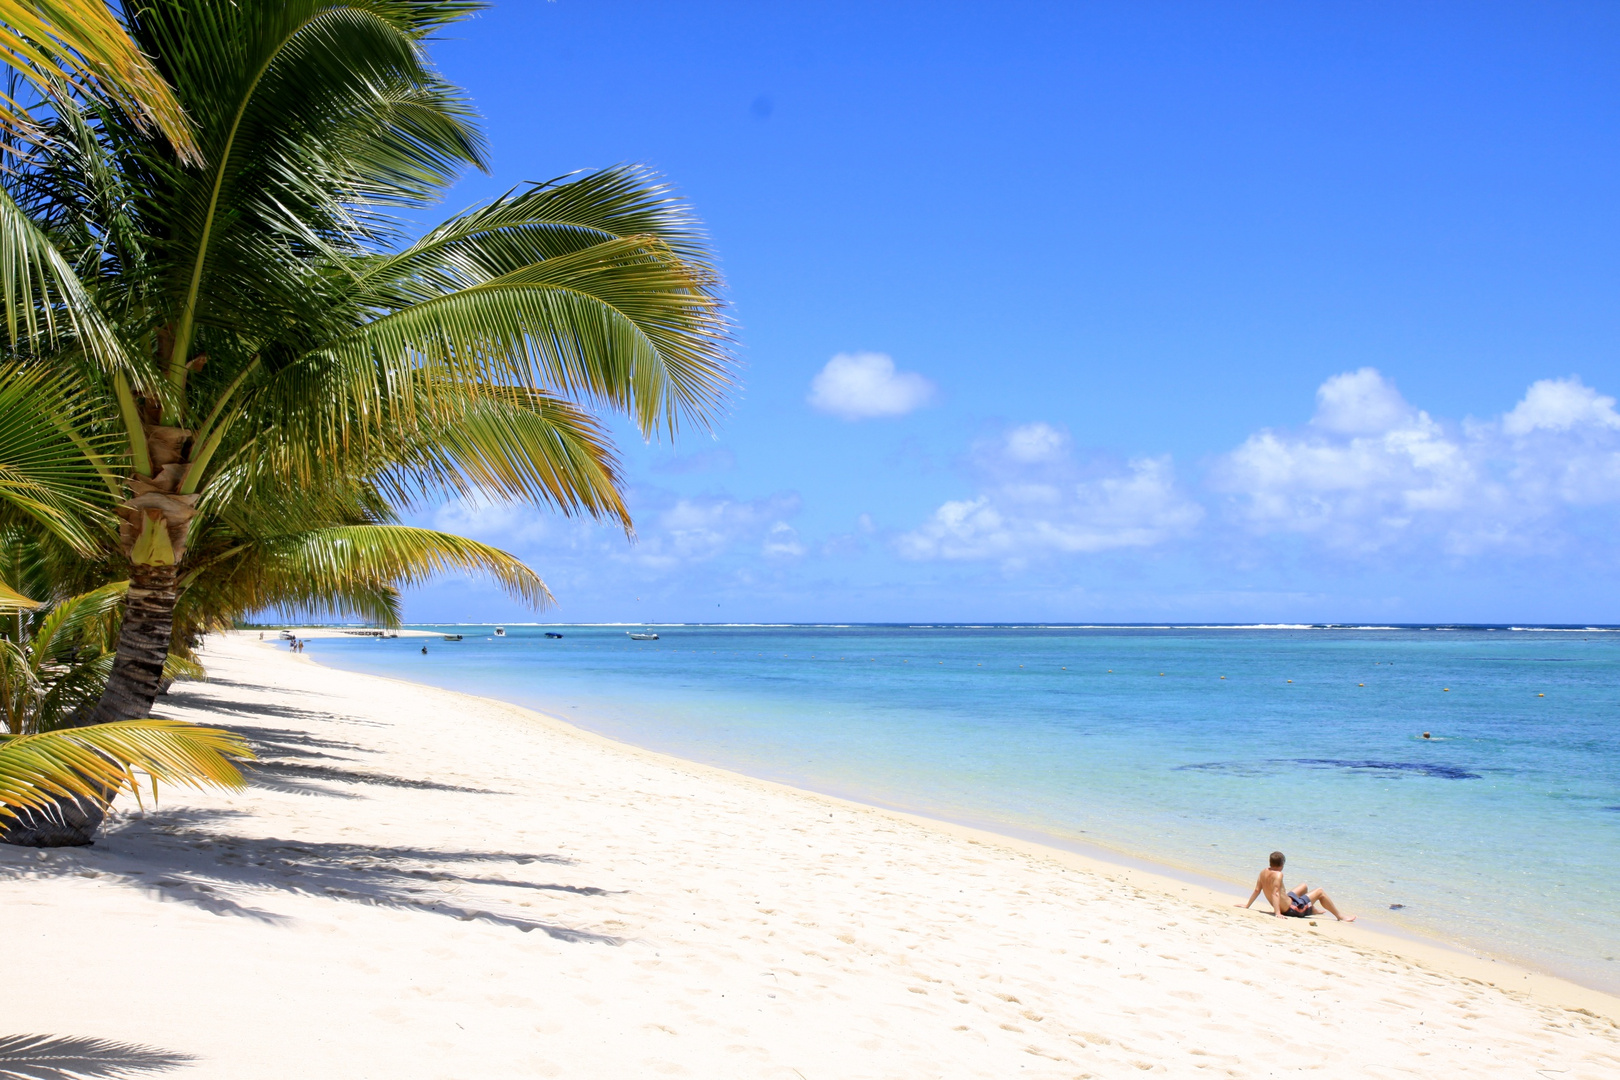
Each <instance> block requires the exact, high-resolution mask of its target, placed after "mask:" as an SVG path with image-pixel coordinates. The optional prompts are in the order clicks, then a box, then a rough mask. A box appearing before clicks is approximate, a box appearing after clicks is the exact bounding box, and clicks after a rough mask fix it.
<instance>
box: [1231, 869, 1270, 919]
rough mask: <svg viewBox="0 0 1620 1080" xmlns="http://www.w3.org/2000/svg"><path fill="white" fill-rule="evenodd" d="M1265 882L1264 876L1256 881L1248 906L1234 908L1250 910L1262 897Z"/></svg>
mask: <svg viewBox="0 0 1620 1080" xmlns="http://www.w3.org/2000/svg"><path fill="white" fill-rule="evenodd" d="M1264 881H1265V876H1264V875H1261V876H1260V877H1257V878H1255V879H1254V892H1252V893H1250V894H1249V902H1248V903H1247V904H1234V905H1232V906H1233V907H1240V908H1243V909H1244V910H1248V908H1249V907H1250V906H1251V905H1253V903H1254V901H1255V898H1256V897H1258V896H1259V895H1260V893H1261V891H1262V889H1261V886H1262V883H1263V882H1264Z"/></svg>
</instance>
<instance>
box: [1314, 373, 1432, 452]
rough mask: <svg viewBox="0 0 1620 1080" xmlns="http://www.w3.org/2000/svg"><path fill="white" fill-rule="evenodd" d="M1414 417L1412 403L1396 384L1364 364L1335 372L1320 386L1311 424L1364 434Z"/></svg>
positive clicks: (1340, 431) (1395, 425)
mask: <svg viewBox="0 0 1620 1080" xmlns="http://www.w3.org/2000/svg"><path fill="white" fill-rule="evenodd" d="M1412 418H1413V412H1412V406H1410V405H1408V404H1407V403H1406V399H1405V398H1403V397H1401V395H1400V391H1398V390H1396V389H1395V384H1394V383H1392V382H1390V381H1389V380H1387V379H1385V378H1384V377H1383V376H1382V375H1380V374H1379V373H1378V369H1377V368H1370V367H1364V368H1362V369H1361V370H1360V371H1350V372H1346V373H1345V374H1343V375H1335V376H1333V378H1331V379H1329V380H1328V381H1327V382H1325V383H1323V384H1322V385H1321V386H1319V387H1318V388H1317V390H1316V415H1315V416H1313V417H1311V423H1312V424H1314V425H1316V426H1317V427H1319V428H1321V429H1322V430H1323V431H1333V432H1338V433H1339V434H1342V435H1365V434H1370V433H1376V432H1380V431H1389V430H1391V429H1392V428H1395V427H1398V426H1400V425H1401V424H1403V423H1405V422H1407V421H1409V420H1411V419H1412Z"/></svg>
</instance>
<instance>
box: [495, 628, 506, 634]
mask: <svg viewBox="0 0 1620 1080" xmlns="http://www.w3.org/2000/svg"><path fill="white" fill-rule="evenodd" d="M495 636H496V637H505V636H506V627H504V626H497V627H496V628H495Z"/></svg>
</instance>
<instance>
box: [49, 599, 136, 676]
mask: <svg viewBox="0 0 1620 1080" xmlns="http://www.w3.org/2000/svg"><path fill="white" fill-rule="evenodd" d="M128 591H129V582H127V581H115V582H113V583H111V584H109V585H103V586H102V587H101V588H99V589H95V590H93V591H91V592H87V593H80V594H79V595H77V596H70V597H68V598H66V599H64V600H58V601H57V602H56V603H55V604H53V605H51V609H50V610H49V611H48V612H46V614H45V617H44V618H43V619H41V620H40V621H39V625H38V626H37V627H36V628H35V629H34V634H33V641H32V648H33V653H34V658H35V659H34V663H35V664H36V665H43V664H50V663H56V662H60V661H62V660H65V659H67V658H68V657H69V656H70V655H71V654H72V653H74V652H75V651H76V650H78V649H80V648H82V647H83V646H84V644H85V638H86V634H87V632H89V631H92V630H100V631H101V633H100V634H99V635H96V636H99V637H101V638H103V639H105V638H106V637H107V636H108V635H107V633H106V629H107V627H108V623H109V620H110V619H111V618H112V617H113V616H114V615H115V614H116V613H117V611H118V606H119V604H121V603H123V600H124V594H125V593H127V592H128ZM97 624H100V625H99V626H98V625H97Z"/></svg>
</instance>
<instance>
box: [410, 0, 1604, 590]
mask: <svg viewBox="0 0 1620 1080" xmlns="http://www.w3.org/2000/svg"><path fill="white" fill-rule="evenodd" d="M435 55H436V57H437V58H438V60H439V61H440V63H441V64H442V66H443V68H444V70H445V72H446V74H447V75H448V76H449V77H450V78H452V79H453V80H455V81H456V82H458V83H460V84H462V85H464V86H466V87H467V88H469V90H470V91H471V93H472V95H473V97H474V100H475V103H476V105H477V107H478V108H479V110H480V111H481V112H482V114H483V115H484V117H485V119H486V124H487V129H488V132H489V136H490V141H491V144H492V146H493V149H494V175H493V176H489V177H483V176H476V177H469V178H468V179H467V180H466V181H464V182H463V183H462V184H461V185H460V186H459V187H458V188H457V189H456V191H455V192H454V193H453V195H452V197H451V199H450V200H449V202H448V204H447V206H446V208H445V209H446V210H447V211H449V210H454V209H459V208H460V207H462V206H465V205H468V204H470V203H473V202H477V201H479V200H482V199H485V198H488V197H490V196H492V195H494V194H496V193H498V192H499V191H501V190H504V189H505V188H506V187H508V186H510V185H512V184H515V183H518V182H521V181H525V180H534V179H545V178H549V177H553V176H557V175H559V174H562V173H565V172H569V171H572V170H577V169H589V168H596V167H601V166H606V165H611V164H615V163H619V162H629V161H635V162H645V163H648V164H649V165H651V166H653V167H655V168H657V169H658V170H660V171H662V172H663V173H664V174H666V175H667V176H668V177H669V178H670V179H671V180H672V181H673V182H674V183H675V184H676V185H678V187H679V189H680V191H681V192H682V193H683V194H684V195H685V196H686V197H687V198H688V199H689V200H690V201H691V202H692V203H693V204H694V205H695V206H696V208H697V210H698V211H699V213H700V214H701V215H702V217H703V218H704V220H705V221H706V222H707V224H708V226H709V228H710V231H711V233H712V236H713V240H714V244H715V246H716V249H717V250H718V252H719V254H720V258H721V260H722V263H723V266H724V270H725V274H726V277H727V281H728V284H729V297H730V300H731V302H732V303H733V305H734V315H735V318H736V320H737V323H738V336H739V353H740V356H741V358H742V360H743V363H744V368H743V383H742V386H741V388H740V390H739V392H738V393H737V395H736V397H735V399H734V400H733V401H732V403H731V407H730V411H729V414H728V415H727V416H726V417H725V418H724V420H723V421H722V423H721V424H720V426H719V427H718V429H717V430H716V432H715V433H714V436H713V437H710V436H709V435H707V434H705V433H702V432H689V433H687V434H685V435H684V436H683V437H682V438H680V439H679V440H678V441H677V442H676V443H675V444H673V445H668V444H665V445H653V446H647V445H644V444H642V443H641V442H640V440H639V439H637V438H636V437H635V436H634V435H633V433H631V432H630V431H629V430H628V429H623V428H621V429H620V431H621V435H622V439H623V443H622V444H623V449H624V452H625V456H626V459H627V463H628V465H629V475H630V478H631V482H632V491H631V498H632V503H631V505H632V510H633V512H634V514H635V516H636V525H637V541H636V542H635V543H634V544H630V543H627V542H626V540H625V539H624V537H623V536H622V534H618V533H615V532H613V531H612V530H608V529H603V528H600V527H597V526H594V525H590V524H583V523H576V522H569V521H565V520H561V519H558V518H555V517H548V516H546V515H544V514H540V513H537V512H535V511H532V510H528V509H523V508H512V507H488V506H465V505H459V504H458V505H451V506H447V507H444V508H442V509H440V510H438V511H437V512H434V513H428V514H425V515H424V516H423V520H426V521H432V522H436V523H438V524H440V525H442V526H444V527H447V528H452V529H456V530H458V531H464V532H467V533H469V534H471V535H475V536H478V537H479V538H481V539H486V540H490V541H492V542H496V543H499V544H502V545H503V546H506V547H508V548H509V549H510V550H513V551H515V552H517V553H519V554H521V555H523V556H524V557H525V558H526V559H527V560H529V562H530V564H531V565H533V566H534V567H535V568H536V569H537V570H539V571H540V572H541V573H542V574H543V576H545V578H546V580H547V581H548V583H549V584H550V585H551V587H552V589H553V591H554V592H555V593H556V595H557V597H558V599H559V601H560V607H559V608H558V609H556V610H555V611H553V612H551V613H548V614H547V616H545V617H547V618H557V619H560V620H565V621H596V620H622V619H629V620H634V619H646V620H655V621H665V620H697V619H718V620H725V621H774V620H805V621H821V620H836V621H842V620H861V621H914V620H964V621H977V620H1008V621H1013V620H1017V621H1043V620H1062V621H1073V620H1093V619H1094V620H1106V621H1143V620H1145V621H1152V620H1158V619H1177V620H1189V619H1200V620H1202V619H1208V620H1221V621H1250V620H1256V621H1295V620H1311V621H1315V620H1335V621H1337V620H1370V621H1401V622H1408V621H1426V620H1436V621H1439V620H1448V621H1491V622H1497V621H1532V620H1533V621H1557V622H1600V621H1601V622H1620V541H1617V539H1616V537H1617V535H1620V530H1617V528H1616V526H1620V412H1617V410H1616V407H1615V403H1614V400H1613V396H1614V395H1617V394H1620V370H1617V365H1616V361H1615V358H1616V356H1617V355H1620V352H1617V349H1620V302H1617V301H1620V242H1617V241H1620V215H1617V213H1616V209H1617V207H1620V175H1617V174H1620V156H1617V153H1620V151H1617V148H1620V139H1617V135H1620V131H1617V129H1620V93H1617V91H1620V65H1616V64H1615V63H1614V57H1615V56H1616V55H1620V7H1616V6H1615V5H1612V4H1561V3H1541V4H1515V5H1491V4H1484V3H1466V4H1465V3H1455V4H1444V3H1425V4H1412V3H1398V4H1395V3H1392V4H1341V5H1329V4H1299V3H1288V4H1284V3H1265V4H1241V3H1231V4H1171V3H1152V2H1129V3H1127V2H1123V0H1122V2H1119V3H1095V4H1082V3H1062V4H1050V5H1047V4H1033V3H1031V4H1020V3H1011V4H972V5H967V4H960V5H959V4H949V3H937V2H936V3H926V4H923V3H918V4H903V3H883V4H872V3H860V4H829V3H813V2H806V3H797V4H785V3H783V4H770V3H735V4H724V3H696V2H693V3H682V4H669V3H661V4H660V3H607V2H596V3H590V2H585V0H556V2H551V3H540V2H529V0H524V2H519V0H498V2H497V3H496V4H495V5H494V6H493V8H492V9H491V10H489V11H488V12H486V13H484V14H483V15H482V16H480V17H479V18H477V19H474V20H472V21H470V22H468V23H465V24H462V25H461V26H459V27H457V28H456V29H455V30H454V31H453V36H452V38H451V39H450V40H446V41H444V42H442V43H441V44H439V45H438V46H436V47H435ZM407 615H408V617H409V618H412V619H417V620H437V619H442V620H480V619H497V620H513V621H516V620H518V619H522V618H533V617H534V616H533V615H525V614H524V613H523V612H522V611H521V610H520V609H519V608H518V607H517V606H515V605H513V604H511V603H510V602H508V601H507V600H506V599H504V598H503V597H502V596H500V595H499V594H498V593H497V592H495V591H493V590H492V589H490V588H488V587H486V586H484V585H481V584H478V583H467V582H460V581H456V582H445V583H442V584H439V585H435V586H432V587H429V588H425V589H422V590H420V591H417V592H414V593H412V594H411V595H410V597H409V600H408V604H407Z"/></svg>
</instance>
